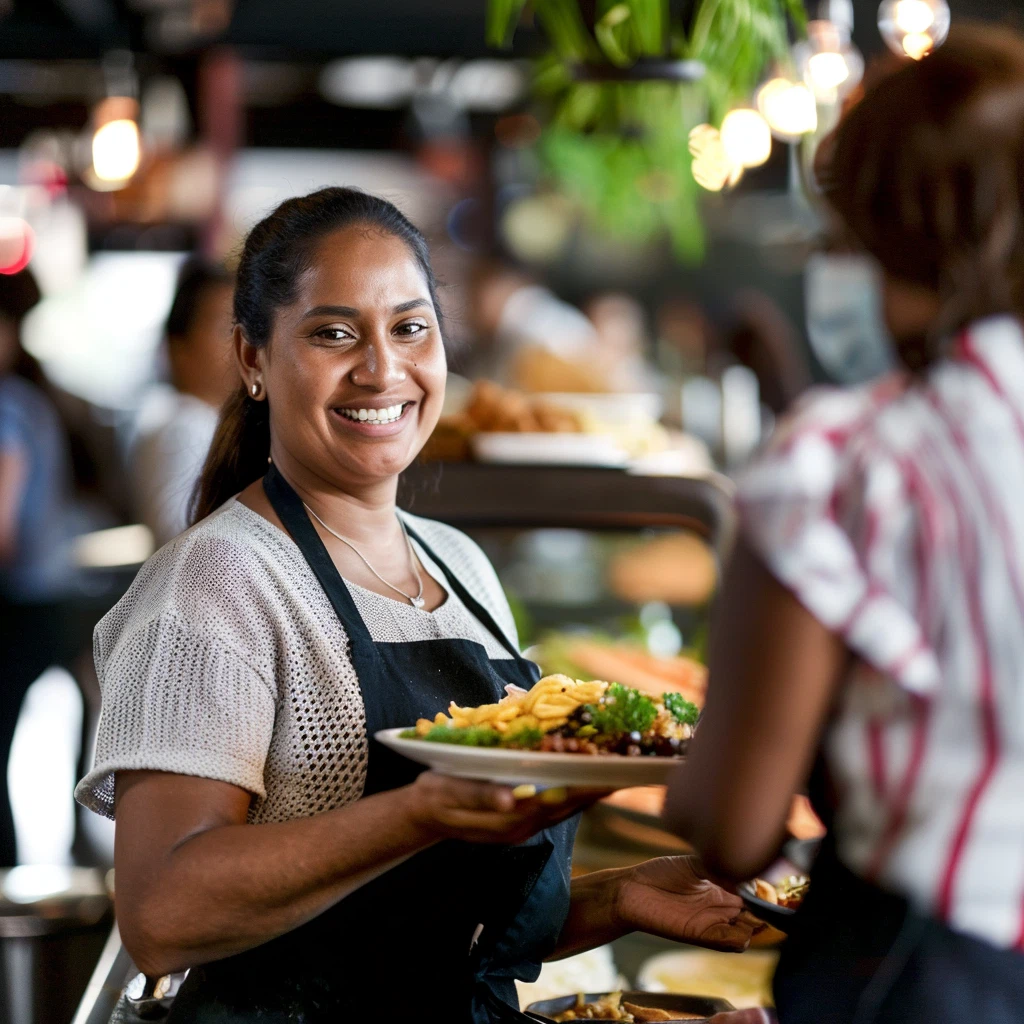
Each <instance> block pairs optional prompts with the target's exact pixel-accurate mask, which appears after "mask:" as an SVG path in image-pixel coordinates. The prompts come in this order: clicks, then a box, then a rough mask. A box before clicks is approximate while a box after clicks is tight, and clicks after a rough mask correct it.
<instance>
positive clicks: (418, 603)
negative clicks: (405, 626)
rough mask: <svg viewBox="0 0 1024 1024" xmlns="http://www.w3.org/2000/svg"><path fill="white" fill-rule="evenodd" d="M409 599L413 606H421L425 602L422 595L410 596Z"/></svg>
mask: <svg viewBox="0 0 1024 1024" xmlns="http://www.w3.org/2000/svg"><path fill="white" fill-rule="evenodd" d="M409 600H410V601H412V606H413V608H422V607H423V606H424V605H425V604H426V601H424V600H423V598H422V597H410V598H409Z"/></svg>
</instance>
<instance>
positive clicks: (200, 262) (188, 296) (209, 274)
mask: <svg viewBox="0 0 1024 1024" xmlns="http://www.w3.org/2000/svg"><path fill="white" fill-rule="evenodd" d="M232 283H234V278H233V277H232V275H231V273H230V272H229V271H228V269H227V268H226V267H225V266H224V265H223V264H221V263H214V262H212V261H211V260H207V259H204V258H203V257H201V256H190V257H189V258H188V259H187V260H186V261H185V262H184V263H183V264H182V265H181V270H180V271H179V272H178V283H177V285H176V287H175V290H174V301H173V302H172V303H171V311H170V312H169V313H168V314H167V323H166V325H165V328H164V333H165V334H166V335H167V338H168V340H169V341H170V342H172V343H173V342H174V341H175V340H177V339H178V338H184V337H185V336H186V335H187V334H188V333H189V331H190V330H191V329H192V325H193V324H194V323H195V321H196V316H197V315H198V313H199V303H200V302H202V299H203V296H204V295H205V294H206V292H207V291H208V290H209V289H210V288H217V287H222V286H224V285H230V284H232Z"/></svg>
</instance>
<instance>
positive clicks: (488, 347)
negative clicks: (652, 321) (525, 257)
mask: <svg viewBox="0 0 1024 1024" xmlns="http://www.w3.org/2000/svg"><path fill="white" fill-rule="evenodd" d="M470 310H471V318H472V321H473V324H474V327H475V328H476V331H477V333H478V335H479V336H480V337H481V339H483V343H484V348H483V353H484V354H483V359H482V360H481V362H482V365H480V366H477V367H475V370H476V371H477V373H483V374H485V375H487V376H493V377H496V378H497V379H498V380H499V381H501V383H503V384H506V385H508V386H510V387H517V388H522V389H523V390H525V391H531V392H545V391H546V392H559V391H569V392H581V391H582V392H605V391H646V390H650V388H651V386H652V382H651V380H650V379H649V378H650V373H649V371H648V368H647V366H646V363H645V359H644V355H645V353H644V348H645V339H644V315H643V309H642V308H641V307H640V305H639V303H637V301H636V300H635V299H633V298H631V297H630V296H628V295H621V294H606V295H598V296H595V297H594V298H592V299H591V300H590V302H589V303H588V304H587V308H586V310H585V311H583V310H580V309H578V308H577V307H576V306H574V305H572V303H569V302H566V301H564V300H563V299H561V298H559V297H558V296H557V295H555V293H554V292H552V291H551V290H550V289H549V288H547V287H545V286H544V285H542V284H540V283H538V282H537V281H535V280H533V279H531V278H530V277H528V276H527V275H526V274H524V273H522V272H521V271H519V270H516V269H514V268H511V267H508V266H506V265H504V264H500V263H488V264H484V265H483V266H482V267H481V268H479V270H478V271H477V273H476V275H475V277H474V280H473V283H472V296H471V302H470Z"/></svg>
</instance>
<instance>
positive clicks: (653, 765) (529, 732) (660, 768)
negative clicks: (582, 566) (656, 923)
mask: <svg viewBox="0 0 1024 1024" xmlns="http://www.w3.org/2000/svg"><path fill="white" fill-rule="evenodd" d="M448 710H449V714H448V715H444V714H438V715H437V716H435V718H433V719H428V718H423V719H420V721H419V722H417V723H416V726H415V727H414V728H410V729H387V730H385V731H383V732H380V733H377V737H376V738H377V739H378V740H379V741H380V742H381V743H383V744H385V745H386V746H388V747H391V748H392V749H393V750H396V751H398V752H399V753H401V754H403V755H405V756H406V757H409V758H411V759H412V760H414V761H419V762H420V763H421V764H426V765H429V766H430V767H431V768H434V769H435V770H436V771H439V772H444V773H445V774H448V775H457V776H461V777H463V778H475V779H487V780H490V781H493V782H502V783H512V784H517V783H523V784H534V785H544V786H595V787H600V788H612V789H615V788H621V787H625V786H645V785H657V784H660V783H664V782H665V781H666V779H667V778H668V775H669V773H670V772H671V770H672V767H673V765H674V763H675V762H676V760H677V759H678V758H680V757H681V756H682V755H683V754H685V752H686V746H687V743H688V742H689V739H690V737H691V736H692V735H693V728H694V726H695V725H696V723H697V718H698V716H699V714H700V712H699V710H698V708H697V706H696V705H695V704H693V703H691V702H690V701H688V700H686V698H685V697H683V696H682V695H681V694H679V693H666V694H664V695H663V696H662V697H660V698H658V697H651V696H648V695H647V694H644V693H641V692H640V691H639V690H634V689H632V688H631V687H628V686H622V685H621V684H620V683H607V682H603V681H601V680H593V681H590V682H584V681H582V680H578V679H571V678H570V677H569V676H564V675H552V676H546V677H545V678H544V679H541V680H540V681H539V682H538V683H537V684H536V685H535V686H534V687H533V688H532V689H530V690H523V689H521V688H519V687H515V686H510V687H508V688H507V692H506V694H505V696H504V697H502V698H501V700H499V701H498V702H497V703H494V704H485V705H482V706H480V707H476V708H460V707H458V706H457V705H455V704H452V705H451V706H450V707H449V709H448Z"/></svg>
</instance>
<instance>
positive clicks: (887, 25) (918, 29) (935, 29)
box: [878, 0, 951, 60]
mask: <svg viewBox="0 0 1024 1024" xmlns="http://www.w3.org/2000/svg"><path fill="white" fill-rule="evenodd" d="M950 20H951V16H950V11H949V3H948V2H947V0H882V4H881V6H880V7H879V8H878V31H879V32H880V33H881V35H882V38H883V39H884V40H885V44H886V46H888V47H889V49H890V50H892V51H893V53H898V54H899V55H900V56H901V57H910V58H912V59H913V60H921V59H922V58H923V57H926V56H927V55H928V54H929V53H931V52H932V51H933V50H934V49H936V48H937V47H939V46H941V45H942V44H943V43H944V42H945V41H946V37H947V36H948V35H949V23H950Z"/></svg>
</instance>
